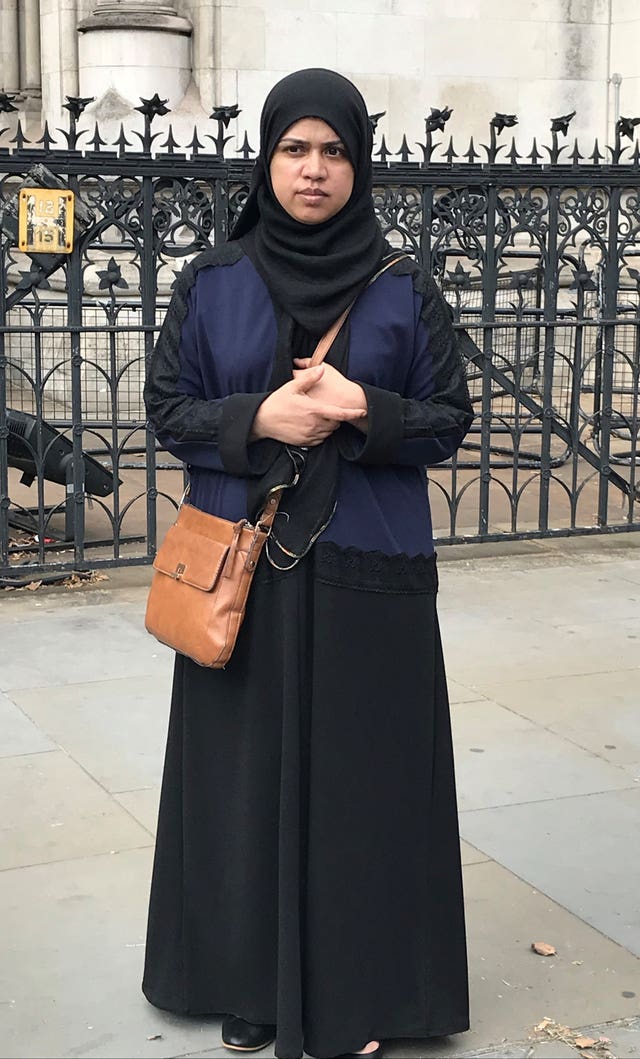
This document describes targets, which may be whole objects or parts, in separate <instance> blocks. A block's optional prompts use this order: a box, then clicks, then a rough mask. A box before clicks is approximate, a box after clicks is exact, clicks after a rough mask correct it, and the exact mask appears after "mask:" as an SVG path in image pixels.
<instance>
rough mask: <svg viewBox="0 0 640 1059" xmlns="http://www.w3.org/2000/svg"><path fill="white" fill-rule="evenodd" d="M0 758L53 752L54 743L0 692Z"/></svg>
mask: <svg viewBox="0 0 640 1059" xmlns="http://www.w3.org/2000/svg"><path fill="white" fill-rule="evenodd" d="M0 732H2V739H1V741H0V757H13V756H15V755H18V754H38V753H41V752H42V751H43V750H55V748H56V746H55V743H54V742H53V741H52V740H51V739H49V737H48V736H47V735H45V733H44V732H42V731H41V730H40V729H39V728H38V726H37V725H35V724H34V723H33V721H31V720H30V719H29V718H28V717H27V716H26V715H25V714H24V712H23V711H22V710H21V709H20V707H19V706H16V704H15V702H12V701H11V699H9V698H8V697H7V696H6V695H4V694H3V693H2V692H1V691H0Z"/></svg>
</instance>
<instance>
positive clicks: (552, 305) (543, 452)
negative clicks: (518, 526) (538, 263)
mask: <svg viewBox="0 0 640 1059" xmlns="http://www.w3.org/2000/svg"><path fill="white" fill-rule="evenodd" d="M548 202H549V223H548V227H547V253H546V257H545V262H544V313H543V319H544V353H543V360H542V409H543V411H542V423H541V424H540V426H541V429H542V433H541V438H540V491H539V500H538V526H539V528H540V529H541V530H548V528H549V487H550V483H551V433H552V419H553V369H554V359H555V357H554V354H555V324H556V321H557V315H558V213H559V209H560V188H559V187H550V188H549V191H548Z"/></svg>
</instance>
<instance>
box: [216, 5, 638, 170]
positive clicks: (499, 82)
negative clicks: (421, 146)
mask: <svg viewBox="0 0 640 1059" xmlns="http://www.w3.org/2000/svg"><path fill="white" fill-rule="evenodd" d="M614 2H615V0H614ZM617 3H618V5H619V7H620V9H622V7H623V5H624V3H625V0H617ZM626 3H627V4H628V5H629V9H631V8H632V7H636V8H637V9H638V8H639V5H638V4H637V0H626ZM445 10H446V11H447V12H448V13H447V14H443V5H442V3H440V2H439V0H438V2H436V0H232V2H230V3H228V4H227V3H224V2H223V3H222V4H221V5H220V7H219V9H218V18H219V37H218V47H217V54H218V58H217V64H218V67H219V71H220V73H219V94H220V100H221V101H224V102H227V101H230V102H231V101H236V100H238V101H239V103H240V105H241V107H242V108H243V111H244V113H243V115H242V116H241V118H240V122H239V124H240V126H241V128H243V127H244V125H246V126H247V128H248V130H249V136H250V139H251V140H252V142H256V130H257V120H258V114H259V110H260V105H261V103H262V100H263V98H264V96H265V94H266V92H267V91H268V89H269V88H270V87H271V85H272V84H273V83H274V82H275V81H277V80H278V78H279V77H281V76H282V75H284V74H285V73H287V72H288V71H290V70H292V69H295V68H299V67H302V66H305V65H323V66H329V67H332V68H335V69H337V70H339V71H341V72H342V73H345V74H347V75H348V76H350V77H353V79H354V80H355V81H356V83H357V84H358V86H359V87H360V89H361V90H362V91H363V93H364V95H365V98H366V99H367V102H368V104H369V109H370V111H371V112H379V111H386V117H385V118H384V119H383V121H382V122H381V125H380V130H381V131H383V132H385V133H386V134H387V138H388V140H389V143H390V145H394V146H395V145H396V144H398V145H399V140H400V138H401V136H402V133H403V132H405V131H406V132H407V136H408V139H409V143H410V145H412V146H413V143H414V141H416V140H420V139H421V137H422V133H423V118H424V115H425V113H426V112H428V108H429V107H430V106H434V107H443V106H445V105H446V106H450V107H453V108H454V115H453V118H452V119H451V122H450V123H449V126H448V129H447V132H448V133H449V132H451V133H453V134H454V140H455V143H456V147H457V148H458V150H460V149H464V148H466V146H467V144H468V140H469V136H470V135H473V136H474V137H475V138H476V143H478V142H486V137H487V124H488V121H489V119H490V118H491V117H492V116H493V114H494V112H495V111H500V112H504V113H514V114H517V115H518V118H519V126H518V128H517V129H516V130H515V131H516V134H517V139H518V141H519V143H521V144H522V145H523V146H524V145H527V148H528V146H529V145H530V141H531V138H532V137H533V136H534V135H537V136H538V137H542V139H543V140H544V134H545V133H546V132H547V130H548V128H549V117H550V116H556V115H560V114H565V113H569V112H570V111H572V110H576V111H577V116H576V118H575V120H574V123H573V125H572V130H571V131H572V133H573V134H574V135H578V136H580V137H581V139H582V138H584V142H585V144H586V143H587V142H588V141H591V143H592V142H593V138H594V135H598V136H599V137H600V139H601V142H602V141H603V139H604V138H605V137H606V134H607V101H608V85H607V79H608V76H609V72H610V71H609V47H610V28H609V0H529V2H528V3H527V4H526V5H523V4H518V3H512V2H508V0H456V3H455V4H453V3H450V4H448V5H446V7H445ZM639 40H640V37H639ZM625 47H627V48H629V56H630V60H632V49H631V46H630V45H629V42H628V40H627V41H625ZM636 54H637V53H636ZM623 88H624V90H625V91H626V84H625V85H623ZM539 142H540V140H539ZM396 149H397V148H396Z"/></svg>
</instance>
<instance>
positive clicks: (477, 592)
mask: <svg viewBox="0 0 640 1059" xmlns="http://www.w3.org/2000/svg"><path fill="white" fill-rule="evenodd" d="M490 553H492V554H490ZM440 558H441V564H440V574H441V591H440V617H441V623H442V629H443V639H444V644H445V654H446V657H447V668H448V673H449V678H450V692H451V699H452V718H453V728H454V739H455V747H456V768H457V783H458V796H459V807H460V823H461V832H462V837H463V839H464V841H463V861H464V872H465V894H466V905H467V925H468V940H469V962H470V984H471V1004H472V1008H471V1019H472V1029H471V1030H470V1032H469V1033H467V1034H463V1035H459V1036H457V1037H454V1038H450V1039H440V1040H435V1041H430V1042H418V1041H415V1042H406V1041H402V1042H400V1041H398V1042H388V1043H387V1044H386V1047H385V1056H388V1057H394V1056H395V1057H400V1056H416V1057H419V1056H423V1057H431V1056H434V1057H435V1056H450V1057H454V1059H459V1057H462V1056H476V1055H477V1056H483V1057H485V1056H487V1057H488V1056H496V1057H500V1059H521V1057H522V1059H524V1057H525V1056H534V1057H536V1059H547V1057H556V1056H569V1055H572V1056H576V1055H578V1054H583V1055H586V1056H589V1055H591V1056H602V1057H603V1059H604V1056H605V1055H606V1053H607V1051H608V1052H609V1054H611V1055H615V1056H617V1057H618V1059H625V1057H631V1056H640V1018H639V1017H638V1015H639V1013H640V1007H639V998H640V909H639V903H640V902H639V898H638V894H639V893H640V856H639V850H640V709H639V706H640V702H639V700H640V536H639V535H637V534H636V535H633V534H630V535H626V536H624V537H616V538H608V539H606V540H604V539H602V540H596V539H590V540H587V541H585V540H583V541H573V542H570V541H564V542H563V541H556V542H555V543H554V544H553V545H543V544H541V543H539V542H538V543H530V544H523V545H521V546H518V547H515V548H511V549H505V548H503V549H499V548H493V549H488V548H485V549H484V550H482V549H477V548H475V549H473V548H468V549H465V548H458V549H442V553H441V556H440ZM148 580H149V571H148V570H146V569H137V570H130V571H116V572H112V573H111V574H110V577H109V580H108V581H105V582H102V583H99V584H96V585H92V586H84V587H82V588H80V589H77V590H67V589H64V588H60V587H58V588H50V589H40V590H38V591H36V592H29V591H19V592H17V591H12V592H0V721H1V729H0V730H1V731H2V739H1V741H0V813H1V814H2V820H3V826H2V830H1V833H2V842H1V848H0V869H1V870H0V902H1V907H2V910H3V914H2V945H1V955H0V1056H2V1057H9V1056H15V1057H16V1059H18V1057H35V1056H42V1057H56V1059H57V1057H84V1056H87V1057H91V1059H93V1057H95V1059H116V1057H125V1056H126V1057H138V1056H141V1057H142V1056H143V1057H145V1059H146V1057H154V1059H155V1057H176V1056H222V1055H225V1056H228V1055H229V1054H230V1053H228V1052H227V1051H226V1050H225V1049H223V1048H221V1044H220V1025H219V1021H218V1020H217V1019H195V1018H194V1019H185V1018H178V1017H173V1016H171V1015H168V1014H164V1013H162V1012H159V1011H156V1010H155V1009H154V1008H152V1007H151V1006H150V1005H149V1004H147V1002H146V1001H145V1000H144V998H143V997H142V994H141V993H140V986H139V982H140V973H141V965H142V953H143V942H144V929H145V916H146V902H147V894H148V884H149V872H150V866H151V856H152V849H153V830H154V826H155V815H156V811H157V796H158V784H159V780H160V771H161V764H162V752H163V745H164V738H165V731H166V721H167V707H168V697H169V681H170V670H171V655H170V652H169V651H167V650H165V649H164V648H163V647H161V646H160V645H158V644H157V643H156V642H155V641H153V640H152V639H151V638H150V637H149V636H148V635H147V634H146V633H145V631H144V629H143V625H142V615H143V610H144V601H145V595H146V586H147V584H148ZM537 941H544V942H548V943H550V944H551V945H553V946H554V947H555V949H556V950H557V954H556V955H552V956H546V957H545V956H539V955H536V954H535V953H534V952H533V951H532V950H531V943H532V942H537ZM545 1019H546V1020H548V1021H546V1022H545V1021H544V1020H545ZM536 1026H537V1027H539V1029H538V1030H537V1031H536V1030H535V1027H536ZM580 1034H581V1035H582V1037H585V1038H588V1039H591V1040H593V1041H594V1043H593V1044H592V1045H589V1046H584V1047H582V1048H580V1047H578V1046H576V1043H575V1041H576V1038H579V1037H580ZM601 1037H606V1038H608V1039H609V1041H608V1042H607V1041H602V1040H600V1038H601ZM258 1054H260V1055H265V1056H268V1055H272V1054H273V1052H272V1049H265V1050H264V1051H263V1052H260V1053H258Z"/></svg>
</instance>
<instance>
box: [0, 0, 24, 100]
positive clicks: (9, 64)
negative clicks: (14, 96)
mask: <svg viewBox="0 0 640 1059" xmlns="http://www.w3.org/2000/svg"><path fill="white" fill-rule="evenodd" d="M0 63H1V64H2V65H1V67H0V87H1V88H2V90H3V91H4V92H17V91H18V89H19V88H20V37H19V32H18V3H17V0H3V3H2V7H0Z"/></svg>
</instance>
